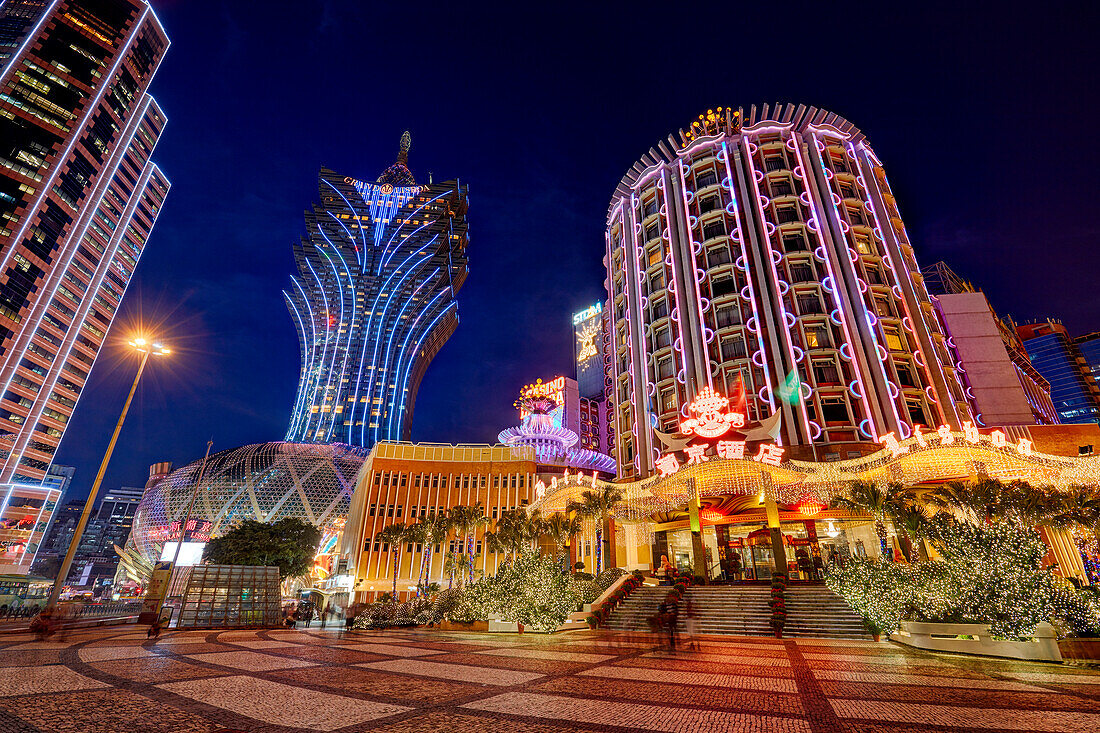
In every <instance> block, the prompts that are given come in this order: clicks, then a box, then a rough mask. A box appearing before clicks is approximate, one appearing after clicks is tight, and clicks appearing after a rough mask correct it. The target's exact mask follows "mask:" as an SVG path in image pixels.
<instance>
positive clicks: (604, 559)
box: [567, 484, 626, 575]
mask: <svg viewBox="0 0 1100 733" xmlns="http://www.w3.org/2000/svg"><path fill="white" fill-rule="evenodd" d="M625 496H626V495H625V494H624V493H623V490H622V489H620V488H619V487H617V486H615V485H614V484H605V485H604V486H603V488H602V489H597V490H595V491H585V492H584V493H582V494H581V500H580V501H579V502H572V503H570V505H569V507H567V510H569V511H574V510H575V511H576V512H578V513H579V514H580V515H581V516H585V517H592V518H593V519H599V524H598V525H596V546H597V547H599V548H600V551H599V552H597V553H596V575H599V574H600V573H601V572H602V571H603V568H604V567H605V566H606V565H608V564H609V563H610V562H611V558H612V555H611V550H612V547H614V545H613V544H612V543H613V542H614V541H615V534H614V527H613V526H612V525H611V512H612V510H614V508H615V505H616V504H618V503H619V502H620V501H622V500H623V498H624V497H625Z"/></svg>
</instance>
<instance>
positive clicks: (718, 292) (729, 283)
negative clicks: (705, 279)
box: [710, 275, 737, 298]
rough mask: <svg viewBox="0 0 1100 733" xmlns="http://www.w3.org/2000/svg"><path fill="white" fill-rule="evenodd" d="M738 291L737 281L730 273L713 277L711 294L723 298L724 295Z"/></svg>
mask: <svg viewBox="0 0 1100 733" xmlns="http://www.w3.org/2000/svg"><path fill="white" fill-rule="evenodd" d="M736 292H737V283H735V282H734V281H733V277H731V276H730V275H723V276H719V277H712V278H711V279H710V294H711V297H713V298H721V297H722V296H723V295H733V294H734V293H736Z"/></svg>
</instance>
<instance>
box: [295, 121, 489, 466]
mask: <svg viewBox="0 0 1100 733" xmlns="http://www.w3.org/2000/svg"><path fill="white" fill-rule="evenodd" d="M409 144H410V137H409V133H408V132H406V133H405V134H404V135H402V136H401V148H400V152H399V154H398V158H397V162H395V163H394V164H393V165H391V166H390V167H389V168H387V169H386V170H385V171H384V172H383V173H382V175H381V176H379V177H378V180H377V181H375V182H373V183H365V182H362V181H357V180H355V179H353V178H347V177H344V176H341V175H338V174H336V173H334V172H333V171H331V170H328V169H327V168H322V169H321V173H320V183H319V186H320V195H321V203H320V205H314V207H313V210H312V211H307V212H306V215H305V218H306V231H307V233H306V236H304V237H302V239H301V241H300V242H298V243H297V244H295V246H294V259H295V261H296V262H297V265H298V275H297V276H296V277H293V278H291V280H292V282H291V287H290V289H289V290H287V291H286V292H284V295H285V296H286V301H287V307H288V308H289V309H290V316H291V318H292V319H293V321H294V325H295V326H296V327H297V328H298V337H299V340H300V343H301V357H302V370H301V379H300V382H299V385H298V394H297V398H296V399H295V402H294V411H293V413H292V415H291V419H290V427H289V428H288V429H287V434H286V439H287V440H290V441H303V442H318V443H321V442H341V443H349V444H351V445H359V446H363V447H366V448H369V447H370V446H372V445H374V444H375V443H376V442H378V441H379V440H409V439H410V434H411V428H412V414H413V405H414V404H415V402H416V391H417V388H418V387H419V386H420V380H421V378H422V377H423V376H424V372H425V370H426V369H427V367H428V364H429V363H430V362H431V360H432V358H433V357H434V356H435V355H436V353H437V352H438V351H439V349H440V348H441V347H442V346H443V344H444V342H446V340H447V339H448V338H449V337H450V335H451V334H452V333H453V332H454V329H455V326H456V325H458V307H457V303H456V301H455V294H456V293H457V292H458V290H459V288H461V287H462V283H463V282H464V281H465V279H466V271H467V270H466V242H467V235H466V228H467V225H466V206H467V192H468V190H467V188H466V187H464V186H462V185H461V184H460V183H459V182H458V181H447V182H446V183H437V184H433V183H429V184H427V185H422V184H421V185H418V184H417V183H416V180H415V179H414V178H413V175H412V173H411V172H410V171H409V169H408V167H407V165H406V163H407V161H408V151H409Z"/></svg>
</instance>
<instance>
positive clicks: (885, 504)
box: [830, 481, 899, 558]
mask: <svg viewBox="0 0 1100 733" xmlns="http://www.w3.org/2000/svg"><path fill="white" fill-rule="evenodd" d="M893 486H897V484H894V485H893ZM898 501H899V497H898V496H897V492H896V491H887V490H886V489H884V488H883V487H881V486H879V485H878V484H876V483H873V482H871V481H853V482H852V483H850V484H849V485H848V495H847V496H843V495H841V496H838V497H836V498H834V499H833V500H832V502H831V504H830V505H831V506H832V508H834V509H846V510H848V511H850V512H858V513H864V514H870V515H871V516H872V517H874V519H875V533H876V534H877V535H878V542H879V546H880V548H881V550H882V557H884V558H886V557H889V556H890V555H889V554H887V552H886V517H887V515H888V514H890V513H891V511H893V510H897V509H898V508H899V507H898Z"/></svg>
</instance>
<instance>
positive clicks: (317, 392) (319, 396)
mask: <svg viewBox="0 0 1100 733" xmlns="http://www.w3.org/2000/svg"><path fill="white" fill-rule="evenodd" d="M314 246H316V245H314ZM302 259H303V261H304V262H305V263H306V267H308V268H309V271H310V274H312V275H313V279H314V280H315V281H316V282H317V289H318V291H319V292H320V293H321V304H322V305H323V306H324V308H325V313H324V320H325V324H324V325H325V330H324V346H322V348H321V359H320V361H319V362H318V364H317V367H318V372H317V384H316V386H315V387H314V392H313V399H312V405H313V406H316V407H317V412H316V413H314V412H313V411H312V410H310V412H309V414H307V415H306V434H305V439H306V440H312V438H311V437H310V436H311V435H313V434H315V433H316V430H315V429H313V428H311V424H312V423H313V415H317V427H318V428H319V427H320V426H321V420H323V419H324V418H323V416H322V415H321V403H323V402H324V400H325V392H327V391H328V383H329V382H330V381H331V380H332V368H331V367H330V366H326V365H325V362H326V361H327V360H328V345H329V341H330V340H331V339H329V335H328V330H329V329H328V321H329V319H330V318H331V317H332V312H331V311H330V310H329V306H328V294H327V293H325V285H324V283H323V282H321V278H319V277H317V271H316V270H314V269H313V263H312V262H310V261H309V257H308V256H306V257H303V258H302ZM311 290H312V288H311ZM314 334H315V335H316V331H314ZM313 348H314V349H316V348H317V341H316V339H315V340H314V342H313ZM322 373H325V374H327V375H328V377H327V378H326V380H325V386H324V387H322V386H321V374H322Z"/></svg>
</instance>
